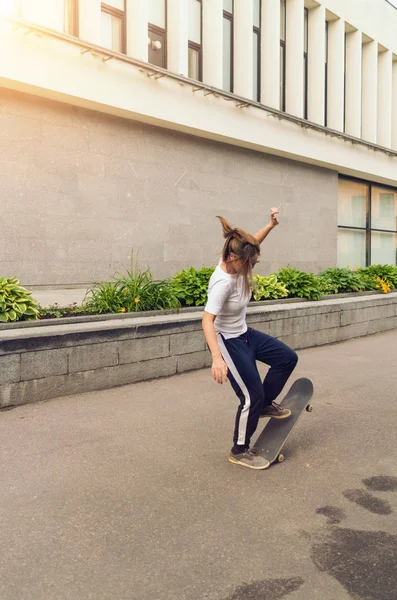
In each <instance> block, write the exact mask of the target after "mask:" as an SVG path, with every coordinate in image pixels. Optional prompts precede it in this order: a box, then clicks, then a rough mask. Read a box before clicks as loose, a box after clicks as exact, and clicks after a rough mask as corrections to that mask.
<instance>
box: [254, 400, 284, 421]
mask: <svg viewBox="0 0 397 600" xmlns="http://www.w3.org/2000/svg"><path fill="white" fill-rule="evenodd" d="M290 415H291V411H290V410H289V409H288V408H283V407H282V406H280V404H277V402H272V403H271V404H270V406H266V408H265V409H264V410H263V411H262V412H261V414H260V416H261V417H273V418H274V419H287V418H288V417H289V416H290Z"/></svg>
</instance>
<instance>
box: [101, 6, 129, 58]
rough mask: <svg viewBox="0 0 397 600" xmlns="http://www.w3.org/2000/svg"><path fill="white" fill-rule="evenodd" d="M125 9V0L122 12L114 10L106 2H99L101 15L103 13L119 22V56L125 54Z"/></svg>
mask: <svg viewBox="0 0 397 600" xmlns="http://www.w3.org/2000/svg"><path fill="white" fill-rule="evenodd" d="M126 11H127V7H126V0H124V11H122V10H120V9H118V8H115V7H114V6H110V4H106V2H101V13H102V12H105V13H107V14H108V15H111V16H113V17H116V18H117V19H120V20H121V54H126V53H127V31H126V23H127V15H126Z"/></svg>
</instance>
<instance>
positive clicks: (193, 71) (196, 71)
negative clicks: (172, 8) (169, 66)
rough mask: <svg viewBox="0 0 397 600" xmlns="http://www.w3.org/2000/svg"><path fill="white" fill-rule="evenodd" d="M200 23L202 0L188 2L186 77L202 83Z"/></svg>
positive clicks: (201, 18) (201, 20)
mask: <svg viewBox="0 0 397 600" xmlns="http://www.w3.org/2000/svg"><path fill="white" fill-rule="evenodd" d="M202 23H203V4H202V0H189V47H188V62H189V71H188V76H189V77H190V79H196V80H197V81H203V48H202Z"/></svg>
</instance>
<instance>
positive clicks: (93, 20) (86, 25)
mask: <svg viewBox="0 0 397 600" xmlns="http://www.w3.org/2000/svg"><path fill="white" fill-rule="evenodd" d="M79 37H80V38H81V39H82V40H85V41H86V42H92V43H93V44H98V46H100V45H101V0H84V2H79Z"/></svg>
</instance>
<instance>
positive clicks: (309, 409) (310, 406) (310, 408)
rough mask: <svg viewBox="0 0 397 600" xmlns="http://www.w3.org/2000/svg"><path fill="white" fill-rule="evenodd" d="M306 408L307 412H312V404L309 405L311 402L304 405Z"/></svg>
mask: <svg viewBox="0 0 397 600" xmlns="http://www.w3.org/2000/svg"><path fill="white" fill-rule="evenodd" d="M306 410H307V412H313V407H312V405H311V404H308V405H307V406H306Z"/></svg>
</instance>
